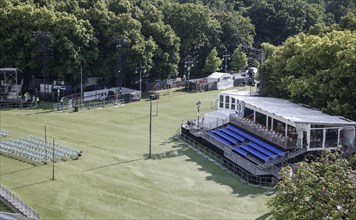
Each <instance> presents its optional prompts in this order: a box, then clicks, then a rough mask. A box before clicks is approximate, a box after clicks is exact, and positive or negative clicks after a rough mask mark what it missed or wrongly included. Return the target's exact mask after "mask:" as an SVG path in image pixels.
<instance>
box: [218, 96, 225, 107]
mask: <svg viewBox="0 0 356 220" xmlns="http://www.w3.org/2000/svg"><path fill="white" fill-rule="evenodd" d="M219 107H220V108H224V96H222V95H221V96H220V105H219Z"/></svg>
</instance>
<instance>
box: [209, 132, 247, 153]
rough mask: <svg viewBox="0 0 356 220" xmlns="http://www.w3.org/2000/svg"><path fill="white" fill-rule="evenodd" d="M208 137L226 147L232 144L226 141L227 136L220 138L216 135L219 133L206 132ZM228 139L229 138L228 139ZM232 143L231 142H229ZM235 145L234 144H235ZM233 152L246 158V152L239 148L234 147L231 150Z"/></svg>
mask: <svg viewBox="0 0 356 220" xmlns="http://www.w3.org/2000/svg"><path fill="white" fill-rule="evenodd" d="M207 133H208V134H209V135H210V136H212V137H213V138H215V139H217V140H220V141H221V142H223V143H225V144H227V145H230V144H231V143H232V142H230V141H228V140H227V139H226V138H229V137H228V136H227V135H225V137H222V136H220V135H218V133H220V134H221V132H219V131H217V130H215V131H208V132H207ZM229 139H230V138H229ZM231 141H232V140H231ZM233 142H237V141H236V140H235V141H233ZM235 145H236V144H235ZM233 151H234V152H236V153H239V154H241V155H242V156H245V157H246V156H247V152H246V151H244V150H242V149H241V148H240V147H234V148H233Z"/></svg>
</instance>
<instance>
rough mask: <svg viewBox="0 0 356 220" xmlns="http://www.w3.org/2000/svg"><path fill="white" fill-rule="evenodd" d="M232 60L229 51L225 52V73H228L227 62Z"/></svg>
mask: <svg viewBox="0 0 356 220" xmlns="http://www.w3.org/2000/svg"><path fill="white" fill-rule="evenodd" d="M230 59H231V55H230V54H229V51H227V50H225V53H224V55H223V61H224V63H225V65H224V72H225V73H227V61H228V60H230Z"/></svg>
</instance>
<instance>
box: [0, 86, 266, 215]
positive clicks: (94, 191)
mask: <svg viewBox="0 0 356 220" xmlns="http://www.w3.org/2000/svg"><path fill="white" fill-rule="evenodd" d="M160 94H161V96H160V99H159V112H158V116H153V117H152V119H153V123H152V128H153V129H152V153H153V155H152V159H147V153H148V137H149V133H148V125H149V104H150V103H149V101H147V100H141V101H139V102H134V103H130V104H126V105H125V106H120V107H106V108H103V109H93V110H83V111H79V112H75V113H74V112H51V111H48V110H47V109H45V108H43V107H39V108H37V109H32V110H9V111H2V112H1V120H0V123H1V129H3V130H10V131H11V132H12V136H11V137H12V138H17V137H19V136H28V135H30V134H31V135H36V136H41V137H43V136H44V126H45V125H46V126H47V138H48V140H49V141H50V142H51V141H52V139H55V141H56V143H60V144H64V145H67V146H71V147H73V148H76V149H80V150H83V156H82V158H81V159H80V160H76V161H65V162H64V161H60V162H58V163H56V164H55V180H54V181H52V180H51V177H52V165H51V164H48V165H40V166H32V165H30V164H27V163H24V162H21V161H18V160H14V159H11V158H8V157H4V156H0V182H1V184H3V185H4V186H5V187H7V188H8V189H10V190H11V191H12V192H13V193H15V194H16V195H17V196H18V197H20V198H21V199H23V200H24V201H25V202H26V203H27V204H29V205H30V206H31V207H33V208H34V209H35V210H36V211H38V212H39V213H40V215H41V217H42V218H43V219H186V218H189V219H191V218H199V219H256V218H259V219H264V218H266V217H268V216H269V214H268V209H267V207H266V202H267V200H268V198H269V194H270V191H269V190H265V189H261V188H255V187H252V186H249V185H247V184H245V183H241V182H240V181H238V180H237V179H234V178H233V177H231V176H230V175H229V174H227V173H226V172H225V171H223V170H221V169H220V168H219V167H217V166H216V165H214V164H213V163H211V162H209V161H208V160H206V159H205V158H204V157H202V156H201V155H199V154H197V153H196V152H194V151H192V150H191V149H189V148H188V147H187V146H186V145H185V144H182V143H181V142H179V141H177V140H176V139H175V138H174V136H175V135H176V133H177V130H178V129H179V126H180V124H181V121H182V120H183V119H192V118H196V116H197V112H196V111H197V109H196V105H195V103H196V102H197V101H198V100H200V101H201V103H202V104H201V115H202V114H203V113H205V112H209V111H212V109H211V102H214V101H215V100H216V97H217V94H218V92H217V91H211V92H204V93H185V92H183V91H179V90H171V91H170V92H169V94H168V92H167V91H160ZM155 104H156V102H155V101H154V102H153V114H154V115H155V110H156V105H155Z"/></svg>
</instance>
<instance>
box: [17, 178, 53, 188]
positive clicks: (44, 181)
mask: <svg viewBox="0 0 356 220" xmlns="http://www.w3.org/2000/svg"><path fill="white" fill-rule="evenodd" d="M50 181H52V179H50V180H43V181H38V182H35V183H30V184H26V185H23V186H18V187H14V188H12V189H11V190H14V189H21V188H25V187H29V186H35V185H38V184H41V183H47V182H50Z"/></svg>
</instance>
